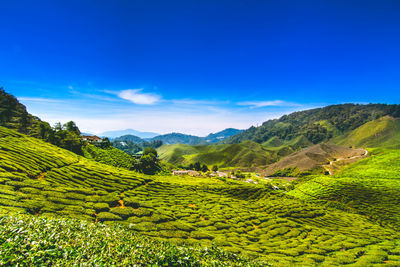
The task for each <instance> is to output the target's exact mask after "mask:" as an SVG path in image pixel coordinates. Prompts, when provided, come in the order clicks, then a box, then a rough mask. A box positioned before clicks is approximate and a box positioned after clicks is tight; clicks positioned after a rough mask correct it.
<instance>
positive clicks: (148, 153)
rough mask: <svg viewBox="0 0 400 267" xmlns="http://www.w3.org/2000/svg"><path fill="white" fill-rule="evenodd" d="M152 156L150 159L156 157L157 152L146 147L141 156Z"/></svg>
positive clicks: (152, 148)
mask: <svg viewBox="0 0 400 267" xmlns="http://www.w3.org/2000/svg"><path fill="white" fill-rule="evenodd" d="M150 154H152V157H158V154H157V150H156V149H155V148H154V147H146V148H145V149H144V150H143V156H146V155H150Z"/></svg>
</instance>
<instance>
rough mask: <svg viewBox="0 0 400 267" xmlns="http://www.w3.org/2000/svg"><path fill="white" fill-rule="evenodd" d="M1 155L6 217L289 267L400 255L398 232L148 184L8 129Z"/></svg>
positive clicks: (178, 181)
mask: <svg viewBox="0 0 400 267" xmlns="http://www.w3.org/2000/svg"><path fill="white" fill-rule="evenodd" d="M0 157H1V161H0V206H1V209H2V210H8V211H19V212H23V213H29V214H46V215H48V216H57V217H59V216H65V217H72V218H79V219H85V220H88V221H102V222H105V223H107V224H114V223H116V222H119V223H121V224H125V225H126V226H128V227H129V228H130V229H131V230H135V231H139V232H141V233H142V234H144V235H147V236H152V237H156V238H161V239H164V240H169V241H171V242H176V243H182V242H184V243H186V244H200V245H202V246H211V245H212V244H217V245H218V246H221V247H224V248H226V249H228V250H231V251H234V252H241V251H242V252H246V253H247V254H249V255H254V256H258V257H261V258H263V259H264V260H266V261H268V262H271V263H275V264H277V265H284V266H287V265H288V264H290V263H291V264H296V263H297V264H309V265H312V264H317V263H321V262H323V263H324V264H327V265H338V264H344V263H349V262H352V263H354V262H356V263H359V264H360V265H365V263H373V262H376V263H382V262H383V261H384V260H387V259H388V258H390V257H392V255H393V254H394V252H393V251H398V245H399V244H398V243H397V241H396V240H398V238H399V237H398V234H397V232H395V231H393V230H392V229H391V228H389V227H386V228H384V227H381V226H379V225H378V224H376V223H373V222H371V221H370V219H368V218H367V217H366V216H361V215H358V214H352V213H347V212H344V211H341V210H337V209H333V208H325V207H321V206H319V205H317V204H313V203H306V202H303V201H301V200H298V199H295V198H290V197H286V196H285V194H283V193H282V192H279V191H273V190H271V189H269V188H268V187H265V186H262V185H250V184H242V183H240V182H237V183H230V184H228V183H226V182H223V181H220V180H218V179H211V178H187V177H172V176H145V175H141V174H138V173H135V172H130V171H127V170H123V169H117V168H113V167H111V166H107V165H103V164H100V163H97V162H92V161H90V160H87V159H85V158H82V157H79V156H77V155H75V154H73V153H70V152H68V151H65V150H63V149H60V148H57V147H55V146H52V145H50V144H48V143H45V142H42V141H40V140H37V139H34V138H29V137H26V136H24V135H21V134H18V133H16V132H15V131H12V130H8V129H5V128H0ZM385 240H392V241H385ZM396 247H397V248H396ZM396 249H397V250H396ZM344 250H345V251H344ZM362 255H364V256H363V257H361V256H362ZM365 255H367V256H365Z"/></svg>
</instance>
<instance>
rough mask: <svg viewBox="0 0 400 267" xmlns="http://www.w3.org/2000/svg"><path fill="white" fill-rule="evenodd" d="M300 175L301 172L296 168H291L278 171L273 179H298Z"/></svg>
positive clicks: (273, 175)
mask: <svg viewBox="0 0 400 267" xmlns="http://www.w3.org/2000/svg"><path fill="white" fill-rule="evenodd" d="M298 175H299V170H298V169H297V168H296V167H289V168H285V169H282V170H277V171H276V172H274V173H273V174H272V175H270V176H271V177H296V176H298Z"/></svg>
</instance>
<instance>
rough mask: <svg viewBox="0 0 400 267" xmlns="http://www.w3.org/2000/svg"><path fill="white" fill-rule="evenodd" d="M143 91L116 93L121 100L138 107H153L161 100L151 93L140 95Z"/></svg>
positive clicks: (131, 90)
mask: <svg viewBox="0 0 400 267" xmlns="http://www.w3.org/2000/svg"><path fill="white" fill-rule="evenodd" d="M142 91H143V89H128V90H123V91H120V92H119V93H118V96H119V97H120V98H122V99H125V100H128V101H131V102H132V103H135V104H138V105H153V104H156V103H157V102H159V101H160V100H161V96H159V95H156V94H152V93H142Z"/></svg>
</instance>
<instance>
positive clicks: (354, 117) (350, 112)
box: [224, 104, 400, 144]
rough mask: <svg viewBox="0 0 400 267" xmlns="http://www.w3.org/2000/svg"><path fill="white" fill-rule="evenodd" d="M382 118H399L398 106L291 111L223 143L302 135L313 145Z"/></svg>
mask: <svg viewBox="0 0 400 267" xmlns="http://www.w3.org/2000/svg"><path fill="white" fill-rule="evenodd" d="M383 116H392V117H396V118H398V117H400V105H385V104H368V105H359V104H343V105H332V106H327V107H323V108H316V109H310V110H305V111H299V112H294V113H291V114H289V115H284V116H282V117H281V118H279V119H275V120H269V121H266V122H264V123H263V124H262V125H261V126H259V127H251V128H249V129H248V130H246V131H243V132H241V133H239V134H237V135H234V136H232V137H230V138H228V139H226V140H225V141H224V142H225V143H240V142H243V141H245V140H253V141H255V142H257V143H263V142H266V141H268V140H269V139H270V138H273V137H278V138H279V139H281V140H292V139H294V138H296V137H298V136H301V135H303V136H305V137H306V138H307V139H308V140H309V141H310V142H312V143H314V144H317V143H320V142H326V141H328V140H330V139H331V138H333V137H336V136H338V135H341V134H345V133H347V132H348V131H351V130H354V129H356V128H357V127H360V126H361V125H363V124H365V123H367V122H369V121H373V120H376V119H379V118H381V117H383Z"/></svg>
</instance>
